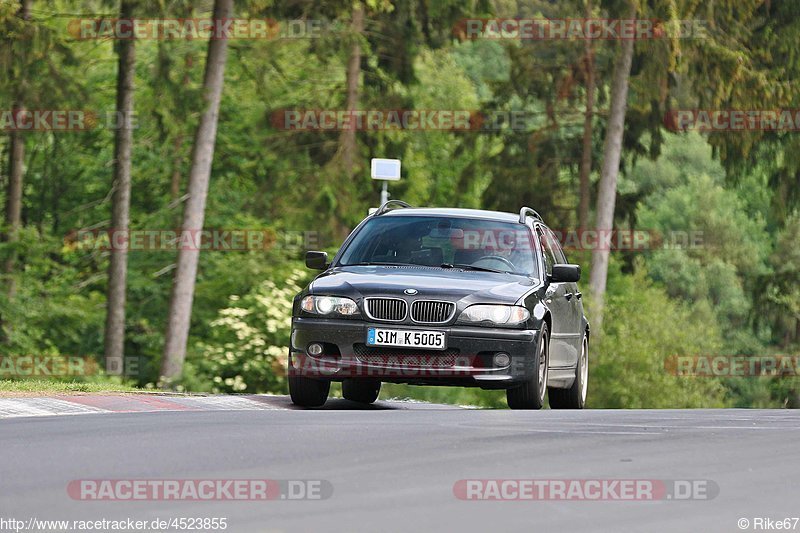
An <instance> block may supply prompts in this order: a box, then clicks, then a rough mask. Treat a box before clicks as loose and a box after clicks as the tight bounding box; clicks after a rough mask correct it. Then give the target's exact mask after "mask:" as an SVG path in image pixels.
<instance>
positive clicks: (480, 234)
mask: <svg viewBox="0 0 800 533" xmlns="http://www.w3.org/2000/svg"><path fill="white" fill-rule="evenodd" d="M533 249H534V248H533V246H532V241H531V233H530V230H529V229H528V227H527V226H524V225H522V224H517V223H510V222H497V221H494V220H481V219H472V218H447V217H440V216H403V217H399V216H390V217H376V218H373V219H371V220H369V221H368V222H366V223H365V224H364V226H362V227H361V229H360V230H359V231H358V233H357V234H356V235H355V237H354V238H353V240H352V241H351V242H350V244H349V246H348V247H347V249H346V250H345V251H344V253H343V254H342V256H341V259H340V260H339V263H338V266H351V265H360V264H378V265H380V264H386V265H398V264H399V265H421V266H429V267H442V268H470V269H474V270H486V271H496V272H504V273H509V274H517V275H522V276H530V277H535V278H538V277H539V273H538V268H537V263H536V261H535V258H534V257H535V256H534V254H533Z"/></svg>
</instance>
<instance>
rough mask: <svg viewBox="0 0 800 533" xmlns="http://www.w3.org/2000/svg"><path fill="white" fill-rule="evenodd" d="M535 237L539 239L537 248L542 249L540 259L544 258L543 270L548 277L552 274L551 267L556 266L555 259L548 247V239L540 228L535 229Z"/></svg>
mask: <svg viewBox="0 0 800 533" xmlns="http://www.w3.org/2000/svg"><path fill="white" fill-rule="evenodd" d="M536 236H537V237H538V238H539V246H541V247H542V257H544V269H545V272H546V273H547V274H548V275H549V274H552V273H553V265H554V264H556V262H557V261H556V258H555V256H554V255H553V250H551V249H550V246H549V245H548V240H549V239H548V237H547V236H546V235H545V233H544V232H543V231H542V228H541V227H540V226H537V227H536Z"/></svg>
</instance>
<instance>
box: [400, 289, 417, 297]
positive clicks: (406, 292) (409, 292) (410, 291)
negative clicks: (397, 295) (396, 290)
mask: <svg viewBox="0 0 800 533" xmlns="http://www.w3.org/2000/svg"><path fill="white" fill-rule="evenodd" d="M403 292H404V293H405V294H408V295H409V296H413V295H415V294H417V292H419V291H418V290H417V289H406V290H404V291H403Z"/></svg>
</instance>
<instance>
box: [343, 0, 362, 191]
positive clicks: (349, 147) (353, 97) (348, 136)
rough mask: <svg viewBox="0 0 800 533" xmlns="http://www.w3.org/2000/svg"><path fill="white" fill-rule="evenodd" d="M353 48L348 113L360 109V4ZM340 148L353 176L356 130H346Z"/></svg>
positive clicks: (355, 15)
mask: <svg viewBox="0 0 800 533" xmlns="http://www.w3.org/2000/svg"><path fill="white" fill-rule="evenodd" d="M351 30H352V32H353V39H354V41H353V47H352V48H351V50H350V59H349V60H348V61H347V111H348V112H353V111H355V110H356V109H357V108H358V82H359V78H360V77H361V44H360V42H359V39H360V38H361V34H362V33H363V32H364V10H363V8H362V7H361V5H360V4H356V5H355V6H354V7H353V20H352V22H351ZM339 146H340V150H341V154H342V166H343V168H344V172H345V174H346V176H347V177H348V178H349V177H351V176H352V174H353V170H354V167H355V161H356V152H357V151H358V146H357V145H356V130H355V128H345V129H343V130H342V133H341V135H340V137H339Z"/></svg>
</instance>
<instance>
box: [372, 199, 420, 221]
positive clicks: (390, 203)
mask: <svg viewBox="0 0 800 533" xmlns="http://www.w3.org/2000/svg"><path fill="white" fill-rule="evenodd" d="M392 206H395V207H413V206H411V205H409V204H407V203H405V202H403V201H401V200H388V201H387V202H385V203H384V204H383V205H382V206H380V207H379V208H378V210H377V211H375V213H373V215H372V216H375V217H379V216H381V215H382V214H384V213H385V212H387V211H388V210H389V208H390V207H392Z"/></svg>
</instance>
